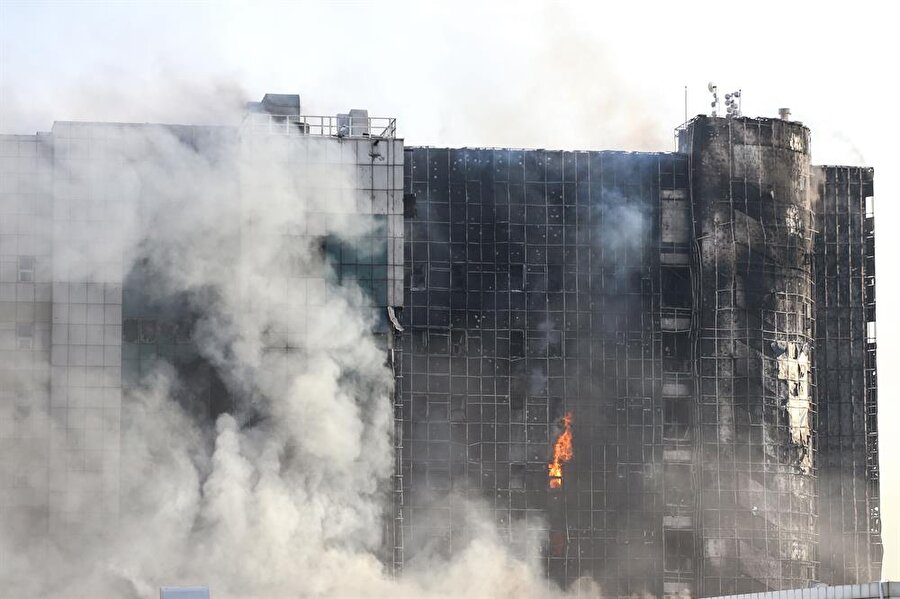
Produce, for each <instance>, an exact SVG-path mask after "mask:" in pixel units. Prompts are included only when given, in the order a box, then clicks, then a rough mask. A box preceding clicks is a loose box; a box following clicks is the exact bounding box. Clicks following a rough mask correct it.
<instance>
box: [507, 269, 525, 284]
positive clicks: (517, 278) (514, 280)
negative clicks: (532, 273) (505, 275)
mask: <svg viewBox="0 0 900 599" xmlns="http://www.w3.org/2000/svg"><path fill="white" fill-rule="evenodd" d="M509 290H510V291H524V290H525V265H524V264H510V265H509Z"/></svg>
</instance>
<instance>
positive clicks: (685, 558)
mask: <svg viewBox="0 0 900 599" xmlns="http://www.w3.org/2000/svg"><path fill="white" fill-rule="evenodd" d="M664 534H665V536H664V539H665V541H664V544H665V546H664V553H665V557H664V561H665V569H666V571H667V572H690V571H692V570H693V569H694V533H693V531H690V530H666V531H664Z"/></svg>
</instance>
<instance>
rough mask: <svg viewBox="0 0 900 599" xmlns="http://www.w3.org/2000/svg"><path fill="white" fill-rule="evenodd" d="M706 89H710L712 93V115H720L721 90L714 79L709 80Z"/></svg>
mask: <svg viewBox="0 0 900 599" xmlns="http://www.w3.org/2000/svg"><path fill="white" fill-rule="evenodd" d="M706 89H708V90H709V93H711V94H712V97H713V99H712V102H710V104H709V105H710V106H711V107H712V109H713V110H712V115H713V117H717V116H719V92H718V89H719V88H718V87H716V84H715V83H713V82H712V81H710V82H709V85H707V86H706Z"/></svg>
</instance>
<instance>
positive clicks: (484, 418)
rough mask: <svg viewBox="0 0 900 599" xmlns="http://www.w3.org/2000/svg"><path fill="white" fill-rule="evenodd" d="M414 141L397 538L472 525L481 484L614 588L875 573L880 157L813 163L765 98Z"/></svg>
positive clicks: (570, 562)
mask: <svg viewBox="0 0 900 599" xmlns="http://www.w3.org/2000/svg"><path fill="white" fill-rule="evenodd" d="M406 152H407V156H406V160H405V170H404V186H405V192H406V207H407V210H406V230H405V241H404V247H405V256H404V264H405V266H404V268H405V289H406V296H405V313H404V315H403V321H404V325H405V326H406V332H405V333H404V334H403V351H404V360H403V363H402V368H401V372H402V377H403V379H402V388H401V393H400V399H401V414H400V419H401V422H402V424H401V429H402V430H401V432H402V435H401V436H402V439H403V450H402V453H401V456H400V465H399V469H400V473H401V479H402V480H403V482H404V493H405V494H404V501H403V510H402V513H403V525H402V530H403V535H402V536H403V541H404V550H405V555H406V557H407V558H414V557H415V556H416V555H418V554H420V553H422V552H426V553H427V552H429V551H438V552H442V553H450V552H452V551H454V550H455V549H457V548H458V547H460V546H462V545H463V544H465V542H466V541H467V540H468V538H469V536H468V533H467V527H468V523H467V522H466V521H465V519H464V518H465V511H464V509H463V501H464V499H465V498H478V499H479V500H482V501H485V502H487V505H488V506H489V510H490V511H491V512H492V514H493V516H494V519H495V521H496V523H497V524H498V526H499V528H500V531H501V535H503V536H505V537H506V538H508V540H509V542H510V543H511V544H512V545H513V546H514V547H515V546H519V545H522V544H525V543H527V542H528V541H532V542H535V543H537V544H539V546H540V547H541V551H542V556H543V559H544V564H545V567H546V569H547V572H548V573H549V575H550V577H551V578H552V579H554V580H556V581H558V582H561V583H563V584H564V585H568V584H570V583H572V582H573V581H574V580H575V579H577V578H578V577H579V576H591V577H593V578H594V579H595V580H597V581H598V582H599V583H600V585H601V586H602V588H603V589H604V592H605V593H607V594H610V595H628V594H631V593H636V592H648V593H651V594H653V595H657V596H674V595H684V594H690V595H693V596H704V595H724V594H731V593H742V592H751V591H764V590H771V589H785V588H796V587H803V586H806V585H807V584H809V583H810V582H813V581H817V580H821V581H825V582H828V583H842V582H859V581H863V580H866V579H874V578H877V577H878V575H879V570H880V559H881V547H880V520H879V512H878V471H877V436H876V431H875V413H876V407H875V406H876V398H875V389H876V386H875V373H874V364H875V361H874V355H875V354H874V351H875V345H874V338H868V337H867V335H868V334H871V335H874V330H867V327H868V326H870V325H867V323H869V322H872V323H874V249H873V245H872V243H871V232H872V221H871V219H870V218H867V217H866V214H865V210H866V202H865V198H866V197H867V196H870V195H871V180H872V177H871V171H870V170H865V169H855V170H854V169H841V168H836V167H834V168H833V167H828V168H826V169H823V170H814V169H813V167H811V165H810V152H809V131H808V130H807V129H806V128H805V127H804V126H803V125H802V124H800V123H796V122H788V121H782V120H775V119H748V118H735V119H713V118H707V117H697V118H696V119H694V120H692V121H691V122H689V123H688V124H687V125H686V126H685V127H684V128H682V129H681V131H680V132H679V153H676V154H625V153H615V152H547V151H543V150H534V151H521V150H484V149H457V150H453V149H437V148H407V150H406ZM814 175H815V176H814ZM818 179H821V181H822V183H821V185H820V186H817V185H816V184H815V183H814V180H818ZM820 197H821V198H822V199H821V200H820ZM823 227H826V228H828V231H824V230H823ZM841 294H843V295H841ZM854 294H855V295H854ZM845 296H846V297H845ZM851 296H852V297H851ZM841 298H843V300H842V299H841ZM871 326H874V325H871ZM839 356H841V357H839ZM842 360H843V361H842ZM848 373H849V374H848ZM817 382H818V383H819V384H824V385H825V386H826V387H827V389H826V390H825V391H824V392H822V393H821V394H820V393H819V392H818V391H817V388H816V383H817ZM851 387H852V389H853V391H852V392H850V391H849V389H850V388H851ZM817 408H818V409H820V410H821V411H820V412H817ZM566 412H571V413H572V415H573V431H574V456H575V457H574V459H573V460H572V461H571V462H570V463H568V464H566V465H565V466H564V475H563V484H562V487H561V488H560V489H559V490H553V489H550V488H549V485H548V479H547V462H548V460H549V459H550V452H551V448H552V444H553V441H554V439H555V438H556V436H557V435H558V434H559V433H560V430H561V429H560V419H561V417H562V415H563V414H564V413H566ZM819 447H821V451H822V454H821V455H819V454H818V453H817V452H818V451H819ZM838 473H839V474H838ZM838 516H840V517H838ZM826 520H827V522H826ZM823 547H824V548H826V549H825V550H822V548H823Z"/></svg>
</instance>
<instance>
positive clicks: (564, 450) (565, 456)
mask: <svg viewBox="0 0 900 599" xmlns="http://www.w3.org/2000/svg"><path fill="white" fill-rule="evenodd" d="M562 421H563V432H562V433H561V434H560V435H559V437H558V438H557V439H556V444H555V445H554V446H553V461H552V462H550V464H549V471H550V472H549V474H550V488H551V489H558V488H560V487H561V486H562V474H563V472H562V467H563V464H564V463H565V462H568V461H569V460H571V459H572V412H566V415H565V416H563V419H562Z"/></svg>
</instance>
